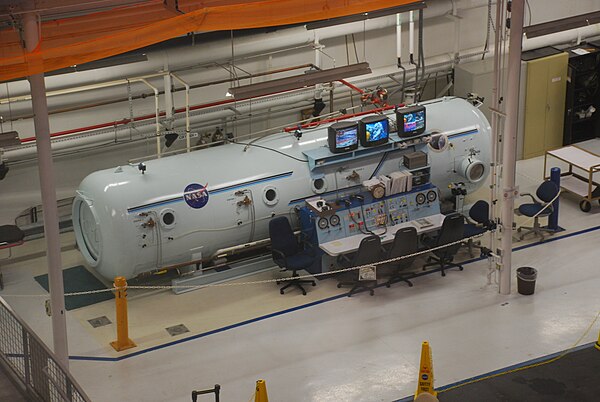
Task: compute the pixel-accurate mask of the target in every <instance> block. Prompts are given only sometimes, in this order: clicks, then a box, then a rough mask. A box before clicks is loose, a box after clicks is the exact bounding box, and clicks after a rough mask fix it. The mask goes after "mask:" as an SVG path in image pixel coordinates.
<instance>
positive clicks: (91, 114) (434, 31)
mask: <svg viewBox="0 0 600 402" xmlns="http://www.w3.org/2000/svg"><path fill="white" fill-rule="evenodd" d="M529 3H530V5H531V10H532V23H539V22H543V21H548V20H553V19H557V18H562V17H565V16H569V15H576V14H580V13H584V12H590V11H593V10H597V9H600V0H578V1H577V2H565V1H560V0H553V1H545V0H529ZM454 4H455V5H456V6H457V8H458V9H457V16H459V17H460V18H456V17H455V16H451V15H449V14H448V13H449V12H450V11H451V9H452V3H451V2H450V1H446V0H431V1H428V6H429V7H428V9H427V10H426V11H425V17H426V18H427V19H426V20H425V24H424V50H425V52H424V53H425V56H426V57H427V59H428V60H431V59H432V58H435V57H438V58H439V57H445V58H446V59H451V58H452V57H453V55H454V53H455V52H457V51H460V50H465V49H472V48H481V49H483V45H484V41H485V36H486V27H487V12H488V10H487V7H486V6H485V5H486V2H485V1H482V0H457V1H455V2H454ZM470 7H476V8H473V9H471V8H470ZM493 12H494V7H492V13H493ZM407 19H408V15H403V52H404V53H403V54H404V55H405V56H403V61H405V62H407V61H408V31H407V28H408V23H407ZM526 21H528V17H527V16H526ZM359 24H361V25H362V28H363V29H360V28H361V27H360V26H359V27H358V29H357V30H356V33H355V34H354V42H355V44H356V53H355V50H354V46H353V38H352V36H351V35H348V36H341V37H336V34H335V33H336V32H344V31H347V30H346V29H345V28H344V27H334V28H329V29H327V30H326V32H325V31H323V32H322V33H319V34H320V35H321V34H322V37H323V39H322V40H321V43H322V44H323V45H324V46H325V48H324V49H323V52H324V54H322V55H321V57H320V58H321V60H322V67H323V68H330V67H333V66H334V61H333V60H335V66H342V65H345V64H347V63H348V62H349V63H355V62H356V61H357V60H356V54H357V55H358V61H365V60H366V61H368V62H369V63H370V66H371V68H372V69H373V70H381V71H383V70H385V71H391V72H397V71H398V70H397V68H396V67H395V63H396V54H395V27H394V26H393V24H394V17H386V18H383V19H379V20H370V21H367V22H365V23H359ZM382 26H383V28H381V27H382ZM492 35H493V33H492ZM210 36H211V40H210V41H204V42H203V41H200V42H198V41H196V44H195V45H193V46H192V45H189V44H188V45H186V46H180V47H177V48H172V49H167V50H164V49H161V50H157V51H149V52H148V53H147V56H148V61H147V62H139V63H132V64H127V65H123V66H115V67H108V68H104V69H98V70H94V71H88V72H79V73H73V74H67V75H61V76H51V77H48V78H47V79H46V82H47V87H48V90H55V89H62V88H68V87H72V86H74V85H83V84H90V83H95V82H103V81H107V80H113V79H118V78H125V77H133V76H135V75H141V74H148V73H153V72H156V71H158V70H159V69H162V68H168V69H170V70H179V71H178V74H179V75H180V76H181V77H182V78H183V79H184V80H185V81H187V82H188V83H190V84H198V83H205V82H210V81H213V80H220V79H226V78H229V77H230V72H228V71H226V69H225V68H224V67H223V66H217V65H215V64H214V63H211V62H212V61H216V62H219V63H228V62H230V61H231V42H230V38H229V33H225V34H223V36H224V37H225V38H221V39H218V38H217V39H215V37H218V36H219V35H210ZM200 38H202V37H200ZM313 39H314V32H309V33H307V32H306V31H305V30H304V28H303V27H295V28H290V29H285V30H279V31H277V32H270V33H260V34H257V35H251V36H248V35H241V34H237V33H235V34H234V63H235V65H236V66H237V67H238V69H237V70H236V71H237V73H238V74H242V71H249V72H253V73H256V72H262V71H267V70H271V69H277V68H285V67H289V66H294V65H300V64H306V63H313V62H314V60H315V52H314V51H313V49H312V45H311V43H310V42H311V41H312V40H313ZM346 39H347V40H348V47H347V46H346ZM270 49H271V50H270ZM241 54H246V56H244V58H242V56H241ZM258 54H262V55H258ZM194 65H196V67H194V68H191V67H192V66H194ZM380 75H383V76H384V77H385V74H380ZM281 76H283V75H277V76H273V77H264V78H260V79H255V80H254V81H253V82H257V81H258V80H264V79H271V78H278V77H281ZM362 78H364V77H359V78H357V79H355V80H350V81H354V82H359V83H360V82H361V81H362ZM149 81H150V82H151V83H152V84H153V85H156V86H157V87H159V88H160V89H161V90H162V89H163V88H164V83H163V80H162V78H158V79H152V80H149ZM248 81H249V80H240V81H239V82H238V83H236V85H237V84H239V85H244V84H246V83H248ZM390 84H392V81H390V80H389V79H387V85H388V86H389V88H390V89H394V88H393V87H392V86H391V85H390ZM444 84H445V78H440V79H438V81H437V89H438V90H439V89H440V88H441V87H442V86H443V85H444ZM175 85H176V86H177V87H180V86H179V85H178V84H175ZM359 85H360V84H359ZM370 85H372V86H371V88H373V87H374V86H375V85H373V84H370ZM434 86H435V84H434V81H433V80H431V81H430V82H429V83H428V86H427V89H426V91H425V92H426V95H427V96H426V97H433V96H434V93H433V92H434V91H433V88H434ZM229 87H230V84H229V83H227V84H220V85H213V86H210V87H205V88H200V89H196V90H193V91H192V93H191V104H201V103H207V102H212V101H217V100H222V99H224V95H225V93H226V92H227V89H228V88H229ZM27 92H28V84H27V82H26V81H17V82H11V83H8V84H7V83H3V84H0V99H2V98H6V97H7V94H8V93H10V96H16V95H22V94H26V93H27ZM131 92H132V95H134V96H135V95H140V94H142V93H149V92H151V91H149V89H148V88H147V87H145V86H144V85H143V84H140V83H134V84H132V85H131ZM347 94H349V92H348V91H346V90H339V89H336V97H342V96H344V95H347ZM127 95H128V93H127V87H126V86H120V87H115V88H107V89H101V90H95V91H92V92H84V93H78V94H70V95H64V96H59V97H51V98H49V102H48V104H49V108H50V111H51V112H56V111H58V110H64V109H72V108H76V107H81V106H82V105H89V104H93V103H99V102H102V101H106V100H110V99H115V98H127ZM398 95H399V92H396V93H395V94H394V95H393V96H392V97H391V101H392V102H397V101H398V100H399V98H398ZM311 96H312V95H311V91H309V92H308V95H306V94H305V95H304V96H303V97H298V96H296V97H292V98H290V99H293V100H295V101H294V103H293V105H291V106H288V105H286V104H285V103H286V102H287V101H289V100H290V99H287V100H286V99H282V100H281V101H280V102H276V103H275V105H273V106H272V107H271V108H269V109H266V110H264V111H261V112H259V113H257V109H258V106H257V107H256V109H252V105H251V106H250V109H251V113H250V115H251V116H250V117H248V116H239V115H236V113H235V112H234V111H233V110H229V111H227V112H224V113H227V115H228V116H229V117H233V116H237V119H239V120H238V121H237V124H235V125H232V124H231V123H228V124H227V126H226V128H227V130H228V131H233V132H234V133H235V134H236V135H243V134H246V133H249V132H256V131H260V130H264V129H266V128H269V127H275V126H279V125H282V124H285V123H289V122H292V121H296V120H298V119H299V109H301V108H305V107H309V106H310V105H311V104H312V101H311V100H310V98H311ZM325 101H326V103H328V99H327V97H325ZM354 101H355V104H356V103H357V98H356V97H355V98H354ZM258 103H259V102H256V103H253V105H258ZM174 105H175V107H183V105H184V93H183V92H182V91H181V92H177V93H175V95H174ZM349 105H350V102H349V99H345V100H344V99H340V100H339V101H336V102H335V105H334V108H335V109H336V110H337V109H340V108H342V107H346V106H349ZM132 106H133V114H134V115H136V116H138V115H144V114H152V113H153V112H154V99H153V98H152V97H147V98H145V99H140V100H136V101H134V102H133V104H132ZM235 106H236V105H233V107H234V108H235ZM30 107H31V106H30V102H29V101H27V102H18V103H11V104H10V107H9V106H8V105H0V115H1V116H2V117H3V119H4V122H3V123H2V125H1V128H2V130H4V131H7V130H11V129H15V130H17V131H18V132H19V134H20V136H21V138H26V137H31V136H33V123H32V120H31V118H27V116H28V115H30V114H31V110H30ZM160 107H161V110H164V98H163V97H161V98H160ZM329 107H330V105H329V103H328V105H327V108H326V111H328V110H329ZM287 109H290V110H289V111H287V112H286V110H287ZM283 112H286V113H283ZM129 113H130V111H129V103H128V102H126V101H124V102H123V101H121V102H116V103H113V104H110V105H103V106H96V107H89V108H85V109H82V110H73V111H69V112H62V113H53V114H52V115H51V118H50V129H51V132H58V131H63V130H69V129H74V128H79V127H83V126H90V125H95V124H100V123H104V122H112V121H117V120H121V119H125V118H128V117H129ZM11 116H12V120H13V121H11V122H7V120H11ZM19 116H24V118H22V119H21V118H18V117H19ZM222 123H223V121H220V120H216V121H210V122H209V123H207V124H206V126H205V127H203V125H202V124H200V123H197V124H196V125H195V127H194V130H196V131H202V130H214V127H215V126H216V125H217V124H218V125H221V124H222ZM183 124H184V123H183V121H182V120H180V121H178V122H177V124H176V128H178V129H182V128H183ZM127 135H129V134H128V133H127ZM145 136H146V134H139V133H137V132H136V131H133V132H132V138H134V139H136V138H137V139H140V141H138V142H136V143H135V144H133V145H132V144H130V145H127V146H114V147H111V146H109V143H110V141H106V143H104V144H102V146H99V147H98V148H97V149H95V150H92V151H86V152H77V153H73V152H74V151H73V150H71V151H69V152H70V153H71V154H69V155H63V156H60V157H58V158H57V159H56V169H57V178H58V179H57V180H58V183H57V190H58V193H59V198H63V197H67V196H69V195H72V194H73V191H74V189H75V188H76V187H77V184H78V183H79V181H80V180H81V179H82V178H83V177H85V175H87V174H88V173H90V172H92V171H94V170H97V169H101V168H108V167H112V166H116V165H118V164H124V163H127V161H128V160H129V159H131V158H134V157H138V156H142V155H148V154H152V153H153V152H154V151H155V147H154V143H153V141H152V142H151V143H148V142H147V141H145V140H144V139H143V138H144V137H145ZM14 162H16V161H10V160H9V163H10V164H11V165H10V166H11V171H10V172H9V174H8V175H7V177H6V179H5V180H4V181H2V182H0V191H1V192H2V197H1V198H0V223H5V222H10V221H11V220H12V219H14V216H15V215H16V214H17V213H18V212H19V211H21V210H23V209H25V208H27V207H28V206H31V205H35V204H37V203H39V192H38V189H37V167H36V166H35V164H34V163H32V162H22V163H20V164H17V163H14Z"/></svg>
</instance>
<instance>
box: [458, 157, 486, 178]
mask: <svg viewBox="0 0 600 402" xmlns="http://www.w3.org/2000/svg"><path fill="white" fill-rule="evenodd" d="M460 170H461V175H462V176H463V177H464V178H465V179H467V180H468V181H470V182H471V183H477V182H479V181H481V180H482V179H483V178H484V177H485V165H484V164H483V162H481V161H479V160H477V159H465V160H464V161H463V162H462V166H461V169H460Z"/></svg>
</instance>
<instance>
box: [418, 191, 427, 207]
mask: <svg viewBox="0 0 600 402" xmlns="http://www.w3.org/2000/svg"><path fill="white" fill-rule="evenodd" d="M416 201H417V205H421V204H424V203H425V194H423V193H419V194H417V198H416Z"/></svg>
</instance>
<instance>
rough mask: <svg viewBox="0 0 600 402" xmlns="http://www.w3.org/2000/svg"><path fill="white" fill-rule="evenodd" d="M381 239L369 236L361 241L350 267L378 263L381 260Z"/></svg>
mask: <svg viewBox="0 0 600 402" xmlns="http://www.w3.org/2000/svg"><path fill="white" fill-rule="evenodd" d="M380 256H381V239H380V238H379V236H375V235H371V236H367V237H365V238H364V239H362V240H361V242H360V245H359V246H358V251H357V252H356V254H355V255H354V259H353V260H352V266H354V267H356V266H359V265H366V264H370V263H372V262H376V261H379V260H380V259H381V258H380Z"/></svg>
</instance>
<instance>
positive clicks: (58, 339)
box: [23, 13, 69, 368]
mask: <svg viewBox="0 0 600 402" xmlns="http://www.w3.org/2000/svg"><path fill="white" fill-rule="evenodd" d="M23 25H24V31H25V46H26V49H27V51H28V52H32V51H33V50H34V49H35V48H36V47H37V45H38V43H39V39H40V37H39V36H40V33H39V32H38V23H37V18H36V15H35V14H33V13H28V14H25V15H24V16H23ZM28 80H29V85H30V87H31V103H32V105H33V114H34V117H33V122H34V126H35V137H36V144H37V155H38V169H39V175H40V190H41V193H42V208H43V210H44V233H45V237H46V253H47V259H48V283H49V286H50V306H51V308H52V339H53V341H54V353H55V354H56V357H57V359H58V360H59V361H60V362H61V363H63V364H64V366H65V368H68V367H69V350H68V344H67V323H66V316H65V297H64V293H65V291H64V286H63V272H62V261H61V256H60V237H59V230H58V207H57V203H56V190H55V183H56V181H55V179H54V165H53V163H52V149H51V147H50V122H49V121H48V103H47V101H46V84H45V82H44V74H43V73H42V74H35V75H32V76H30V77H28Z"/></svg>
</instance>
